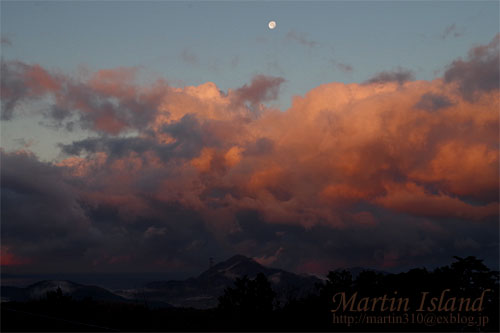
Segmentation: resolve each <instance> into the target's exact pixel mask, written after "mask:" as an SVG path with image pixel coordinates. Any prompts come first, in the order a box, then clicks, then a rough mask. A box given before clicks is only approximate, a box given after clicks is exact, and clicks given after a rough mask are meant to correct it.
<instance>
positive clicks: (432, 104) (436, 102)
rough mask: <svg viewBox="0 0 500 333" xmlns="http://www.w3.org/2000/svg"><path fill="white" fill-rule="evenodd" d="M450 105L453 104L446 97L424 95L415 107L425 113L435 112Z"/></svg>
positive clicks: (431, 94) (430, 94)
mask: <svg viewBox="0 0 500 333" xmlns="http://www.w3.org/2000/svg"><path fill="white" fill-rule="evenodd" d="M451 105H453V103H452V102H451V101H450V100H449V99H448V98H447V97H446V96H443V95H438V94H433V93H426V94H424V95H422V97H421V98H420V100H419V101H418V102H417V104H415V107H416V108H418V109H422V110H426V111H437V110H439V109H442V108H446V107H448V106H451Z"/></svg>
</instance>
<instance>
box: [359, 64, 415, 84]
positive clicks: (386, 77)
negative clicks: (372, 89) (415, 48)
mask: <svg viewBox="0 0 500 333" xmlns="http://www.w3.org/2000/svg"><path fill="white" fill-rule="evenodd" d="M414 79H415V75H414V74H413V72H412V71H410V70H407V69H403V68H397V69H396V70H394V71H389V72H380V73H377V74H375V75H374V76H373V77H372V78H370V79H368V80H367V81H365V82H364V83H365V84H372V83H387V82H397V83H399V84H403V83H405V82H406V81H411V80H414Z"/></svg>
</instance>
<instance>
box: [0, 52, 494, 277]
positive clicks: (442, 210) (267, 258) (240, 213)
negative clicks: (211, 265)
mask: <svg viewBox="0 0 500 333" xmlns="http://www.w3.org/2000/svg"><path fill="white" fill-rule="evenodd" d="M485 54H486V55H489V54H490V46H482V47H476V48H474V49H473V50H472V51H471V55H472V56H470V57H471V58H470V59H469V60H468V66H469V67H474V66H475V65H477V64H475V63H476V62H479V63H481V61H482V60H481V59H483V58H484V56H485ZM477 57H479V58H481V59H479V60H481V61H479V60H478V59H476V58H477ZM472 64H474V66H472ZM6 66H7V71H11V72H9V73H8V80H7V82H8V83H9V87H8V89H10V91H14V92H15V93H14V92H13V93H9V94H7V95H6V100H5V102H9V101H11V100H15V102H14V104H16V103H20V101H28V100H32V99H34V98H40V96H45V95H47V94H49V95H50V96H52V97H53V98H54V100H55V104H54V105H55V106H54V108H53V109H52V111H53V112H54V114H52V115H47V117H49V118H52V119H55V120H58V121H63V122H64V121H67V120H66V119H67V118H66V116H65V112H69V113H70V114H71V116H72V117H73V118H72V119H73V120H72V121H74V122H75V123H76V124H78V125H79V126H88V128H89V129H91V130H92V131H93V132H94V133H93V134H92V137H88V138H84V139H79V140H76V141H74V142H73V143H70V144H64V145H61V146H60V147H61V150H62V152H63V153H64V154H66V156H65V159H63V160H61V161H59V162H57V163H48V162H41V161H39V160H38V159H37V158H36V156H34V155H32V154H29V153H27V152H22V151H20V152H9V153H6V152H2V159H1V160H0V162H1V163H2V165H1V166H2V181H1V186H2V191H1V192H0V195H1V198H2V244H3V245H5V246H8V248H9V250H8V251H10V252H9V253H12V254H13V255H14V256H15V257H17V258H29V259H30V260H31V263H30V264H26V265H25V266H27V267H35V266H36V265H38V266H36V267H41V266H43V264H44V263H46V262H48V261H49V259H50V258H53V257H59V256H61V258H63V259H61V260H62V261H64V263H65V264H67V265H68V266H67V267H76V266H77V265H78V267H94V268H99V269H104V270H108V269H109V270H117V271H119V270H120V269H125V268H127V267H131V266H132V265H135V266H134V267H137V269H139V270H140V269H149V270H154V269H159V268H158V267H160V268H161V269H162V270H169V269H171V270H174V269H175V270H185V271H187V270H190V269H191V270H196V268H197V269H200V267H203V268H204V267H205V266H206V258H200V253H206V254H207V257H210V256H212V257H215V258H221V259H223V258H225V257H229V256H230V255H232V254H234V253H243V254H245V255H248V256H251V257H255V258H260V260H261V261H262V262H266V263H272V264H273V265H278V266H280V267H283V268H287V269H295V270H298V271H300V270H304V269H309V270H315V271H317V272H319V271H322V272H323V273H324V270H328V269H330V268H335V267H338V266H343V265H359V266H372V267H373V266H375V267H379V268H380V267H384V268H387V269H396V268H397V267H410V266H412V265H415V264H417V263H419V264H424V263H426V262H428V261H429V260H431V261H433V260H435V261H433V262H434V263H435V264H440V262H439V261H444V262H446V263H447V262H448V260H449V257H450V256H451V255H457V254H458V255H462V254H467V255H471V254H472V255H476V254H477V255H479V256H483V255H489V256H490V257H491V258H496V257H495V254H493V256H492V251H493V250H495V251H496V250H497V249H498V239H497V235H498V232H497V231H498V203H499V197H498V190H499V187H498V186H499V185H498V184H499V175H498V168H499V158H498V156H499V150H498V132H499V127H498V112H497V110H498V106H499V105H498V103H499V99H498V94H499V93H498V91H497V90H494V89H476V91H475V98H474V99H467V98H463V94H462V91H461V89H460V84H461V81H457V80H447V79H446V77H445V78H436V79H434V80H432V81H415V80H412V76H411V73H409V72H408V71H404V70H401V69H399V70H397V71H396V72H383V73H381V74H379V75H377V76H376V77H375V78H373V79H372V80H373V82H372V83H377V84H355V83H351V84H343V83H338V82H331V83H327V84H323V85H320V86H318V87H315V88H313V89H311V90H310V91H308V92H307V93H306V94H305V95H303V96H294V97H293V99H292V103H291V106H290V108H288V109H287V110H277V109H274V108H269V107H267V106H266V105H265V104H264V103H265V102H269V101H272V100H274V99H275V98H277V96H278V93H279V89H280V87H281V85H282V84H283V82H284V79H283V78H280V77H269V76H264V75H260V76H256V77H254V78H253V79H252V80H251V82H250V83H248V84H245V85H243V86H242V87H240V88H236V89H230V90H228V92H227V93H223V92H221V90H220V89H219V88H218V87H217V86H216V85H215V84H214V83H212V82H207V83H204V84H201V85H198V86H186V87H183V88H174V87H171V86H169V85H168V84H166V83H165V82H164V81H159V82H156V83H153V84H146V85H139V84H137V83H135V80H134V77H135V75H136V74H135V71H134V70H132V69H123V68H122V69H113V70H105V71H99V72H96V73H94V74H91V75H90V76H89V78H74V77H69V76H65V75H62V74H58V75H55V74H54V73H52V72H50V71H48V70H45V69H43V68H41V67H36V66H34V65H27V64H23V63H8V64H6ZM469 67H468V68H469ZM470 79H471V80H472V77H471V78H470ZM476 79H478V80H480V79H482V77H477V78H476ZM457 87H458V88H459V89H457ZM16 98H17V99H16ZM2 102H4V99H3V96H2ZM12 110H15V111H14V115H15V113H16V112H17V109H15V108H14V109H12ZM256 110H257V111H258V112H255V111H256ZM11 115H12V114H11ZM105 116H109V119H108V120H102V118H103V117H105ZM100 122H104V125H103V124H101V123H100ZM114 123H117V124H119V125H120V126H118V125H117V126H116V129H115V127H114V126H112V124H114ZM4 207H5V208H4ZM41 222H43V223H41ZM47 235H53V236H50V237H52V238H50V237H49V236H47ZM47 237H49V238H47ZM469 238H470V239H471V241H472V242H474V244H479V245H478V247H476V248H474V249H472V250H471V251H473V253H465V252H466V251H468V250H470V248H468V249H466V248H464V247H463V246H461V245H460V244H461V243H460V242H457V241H456V240H457V239H459V240H460V239H469ZM44 239H48V240H46V241H44ZM471 241H468V243H470V244H472V243H471ZM495 242H496V243H495ZM491 244H494V245H491ZM495 244H496V245H495ZM62 253H64V255H63V254H62ZM495 253H497V251H496V252H495ZM430 256H431V257H432V258H431V259H429V257H430ZM30 265H31V266H30ZM33 265H35V266H33ZM158 265H160V266H158ZM68 269H69V268H68Z"/></svg>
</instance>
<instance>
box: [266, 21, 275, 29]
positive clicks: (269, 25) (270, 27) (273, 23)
mask: <svg viewBox="0 0 500 333" xmlns="http://www.w3.org/2000/svg"><path fill="white" fill-rule="evenodd" d="M267 26H268V27H269V29H271V30H273V29H274V28H276V22H275V21H271V22H269V24H268V25H267Z"/></svg>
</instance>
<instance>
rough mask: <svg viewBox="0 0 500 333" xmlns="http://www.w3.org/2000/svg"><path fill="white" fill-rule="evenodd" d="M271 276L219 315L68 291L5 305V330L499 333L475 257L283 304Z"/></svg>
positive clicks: (224, 301) (485, 276)
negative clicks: (457, 332) (428, 332)
mask: <svg viewBox="0 0 500 333" xmlns="http://www.w3.org/2000/svg"><path fill="white" fill-rule="evenodd" d="M272 286H273V285H272V283H270V281H269V280H268V278H267V277H266V276H265V274H262V273H259V274H257V275H256V276H255V277H254V278H248V277H247V276H243V277H240V278H237V279H236V280H235V281H234V283H233V284H232V286H230V287H226V288H225V290H224V292H223V294H222V295H221V296H220V297H219V298H218V306H217V307H215V308H212V309H194V308H177V307H155V306H152V305H151V304H148V303H147V300H142V301H141V300H135V301H121V300H120V299H94V298H92V297H86V298H83V299H82V298H74V297H72V296H71V295H69V294H65V293H64V292H63V290H62V289H61V288H58V289H57V290H55V291H48V292H47V293H46V294H45V295H44V296H43V297H40V298H38V299H30V300H26V301H10V302H2V306H1V330H2V331H3V332H5V331H419V332H420V331H433V332H435V331H453V332H455V331H471V332H477V331H489V332H498V331H499V316H498V311H499V304H498V303H499V302H498V300H499V293H498V272H493V271H491V270H490V269H488V268H487V267H486V266H484V265H483V264H482V262H481V261H480V260H478V259H476V258H474V257H467V258H455V262H453V263H452V264H451V265H449V266H444V267H440V268H437V269H435V270H434V271H427V270H426V269H419V268H418V269H412V270H410V271H408V272H406V273H400V274H384V273H380V272H374V271H363V272H361V273H359V274H358V275H357V276H356V277H355V278H353V276H352V274H351V273H350V272H348V271H335V272H330V274H329V275H328V280H327V281H325V282H320V283H318V284H317V286H316V290H315V291H314V292H311V293H310V294H309V295H306V296H302V297H295V296H291V297H289V298H288V299H286V300H283V298H282V297H277V293H276V292H275V290H273V287H272Z"/></svg>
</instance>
